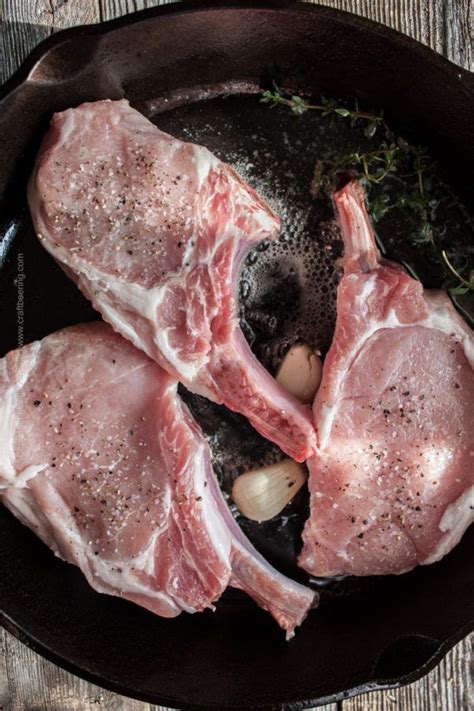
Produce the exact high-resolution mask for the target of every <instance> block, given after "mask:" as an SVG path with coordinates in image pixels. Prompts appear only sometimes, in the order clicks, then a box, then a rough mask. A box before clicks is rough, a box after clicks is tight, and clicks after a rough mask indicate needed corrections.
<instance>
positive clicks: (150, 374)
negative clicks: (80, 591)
mask: <svg viewBox="0 0 474 711" xmlns="http://www.w3.org/2000/svg"><path fill="white" fill-rule="evenodd" d="M176 390H177V382H176V380H175V379H174V378H172V377H171V376H170V375H168V374H167V373H166V372H165V371H163V370H162V369H161V368H160V367H159V366H158V365H157V364H156V363H154V362H153V361H151V360H150V359H149V358H148V357H147V356H146V355H145V354H143V353H142V352H141V351H138V350H136V349H135V348H134V347H133V346H132V345H131V344H130V343H129V342H128V341H125V340H124V339H123V338H122V337H121V336H119V335H118V334H116V333H114V331H112V329H111V328H110V326H108V325H107V324H105V323H102V322H100V323H99V322H98V323H91V324H85V325H81V326H74V327H72V328H66V329H64V330H63V331H59V332H58V333H54V334H52V335H50V336H48V337H47V338H45V339H43V340H42V341H37V342H35V343H32V344H30V345H28V346H25V347H24V348H21V349H19V350H16V351H12V352H11V353H9V354H8V355H7V356H6V357H5V358H3V359H2V360H0V403H1V404H0V422H1V428H2V454H1V461H0V493H1V498H2V500H3V502H4V504H5V505H6V506H7V507H8V508H9V509H10V510H11V511H12V512H13V513H14V514H15V516H17V517H18V518H19V519H20V520H21V521H22V522H23V523H24V524H26V525H27V526H29V527H30V528H31V529H32V530H33V531H35V533H37V534H38V536H40V538H42V540H43V541H44V542H45V543H47V545H48V546H50V548H52V549H53V551H54V552H55V553H56V555H58V556H60V557H61V558H64V559H65V560H67V561H69V562H70V563H75V564H76V565H78V566H79V567H80V569H81V570H82V572H83V573H84V575H85V576H86V578H87V580H88V581H89V583H90V584H91V585H92V587H94V588H95V589H96V590H98V591H99V592H104V593H109V594H112V595H119V596H121V597H124V598H127V599H128V600H132V601H133V602H136V603H138V604H139V605H142V606H143V607H146V608H148V609H149V610H151V611H152V612H155V613H156V614H158V615H163V616H164V617H174V616H175V615H178V614H179V613H180V612H181V611H183V610H184V611H186V612H196V611H199V610H203V609H205V608H207V607H212V603H213V602H214V601H215V600H217V599H218V598H219V597H220V595H221V594H222V592H223V591H224V590H225V588H226V587H227V585H233V586H236V587H239V588H242V589H243V590H245V591H246V592H248V593H249V595H251V596H252V597H253V598H254V599H255V600H256V601H257V602H258V603H259V604H260V605H261V606H262V607H264V608H265V609H267V610H269V611H270V612H271V614H272V615H273V616H274V617H275V619H276V620H277V621H278V622H279V624H280V625H281V626H282V627H283V628H284V629H286V630H287V632H288V635H289V636H291V634H292V632H293V630H294V628H295V626H296V625H298V624H300V622H301V621H302V620H303V618H304V617H305V615H306V613H307V611H308V609H309V607H310V606H311V605H312V604H313V602H314V598H315V596H314V593H313V592H311V591H310V590H309V589H307V588H305V587H303V586H301V585H298V584H297V583H294V582H292V581H290V580H289V579H288V578H285V577H284V576H283V575H281V574H280V573H278V572H277V571H276V570H274V569H273V568H271V567H270V566H269V565H268V564H267V563H266V562H265V561H264V559H263V558H262V557H261V556H260V555H259V554H258V553H257V551H255V550H254V548H253V547H252V546H251V545H250V543H249V542H248V541H247V539H246V538H245V537H244V535H243V534H242V532H241V531H240V529H239V528H238V526H237V524H236V523H235V521H234V519H233V517H232V515H231V514H230V512H229V510H228V508H227V505H226V504H225V502H224V500H223V498H222V495H221V493H220V490H219V487H218V486H217V484H216V481H215V478H214V476H213V472H212V466H211V459H210V452H209V447H208V445H207V443H206V441H205V439H204V437H203V435H202V434H201V432H200V430H199V428H198V427H197V425H196V423H195V422H194V420H193V419H192V417H191V415H190V414H189V412H188V410H187V408H186V407H185V405H184V404H183V403H182V401H181V400H180V398H179V397H178V395H177V392H176Z"/></svg>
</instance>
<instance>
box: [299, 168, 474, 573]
mask: <svg viewBox="0 0 474 711" xmlns="http://www.w3.org/2000/svg"><path fill="white" fill-rule="evenodd" d="M335 204H336V208H337V210H338V213H339V220H340V224H341V227H342V234H343V239H344V244H345V255H344V260H343V264H344V276H343V278H342V280H341V282H340V284H339V288H338V295H337V299H338V302H337V307H338V314H337V324H336V332H335V336H334V340H333V343H332V346H331V348H330V351H329V353H328V356H327V358H326V361H325V363H324V372H323V379H322V384H321V387H320V390H319V391H318V394H317V396H316V400H315V403H314V417H315V421H316V424H317V429H318V435H319V452H318V454H317V455H316V456H315V457H313V458H312V459H311V460H310V461H309V468H310V482H309V487H310V491H311V517H310V519H309V521H308V522H307V524H306V527H305V530H304V534H303V538H304V548H303V551H302V554H301V558H300V564H301V565H302V566H303V568H305V569H306V570H307V571H309V572H310V573H313V574H315V575H318V576H331V575H339V574H353V575H378V574H386V573H403V572H404V571H407V570H410V569H411V568H413V567H414V566H415V565H417V564H418V563H421V564H426V563H432V562H434V561H437V560H439V559H440V558H442V557H443V556H444V555H445V554H446V553H448V552H449V551H450V550H451V548H453V546H455V545H456V543H458V541H459V540H460V538H461V536H462V534H463V533H464V531H465V530H466V528H467V527H468V525H469V523H470V522H471V521H472V520H473V508H474V436H473V435H474V433H473V422H474V378H473V373H472V367H473V364H474V339H473V336H472V332H471V331H470V329H469V328H468V327H467V325H466V324H465V323H464V322H463V321H462V319H461V318H460V317H459V316H458V314H457V313H456V311H455V310H454V308H453V306H452V304H451V302H450V300H449V298H448V296H447V295H446V294H444V293H441V292H437V291H425V292H424V291H423V287H422V285H421V284H420V283H419V282H418V281H416V280H415V279H413V278H412V277H410V276H408V274H407V273H406V272H405V271H404V269H403V268H402V267H401V266H399V265H397V264H394V263H393V262H388V261H385V260H381V259H380V257H379V255H378V252H377V249H376V246H375V241H374V235H373V233H372V229H371V227H370V223H369V219H368V215H367V213H366V209H365V205H364V195H363V191H362V189H361V187H360V186H359V185H358V184H357V183H356V182H355V181H352V182H351V183H349V184H348V185H347V186H346V187H345V188H343V189H342V190H340V191H339V192H338V193H336V195H335Z"/></svg>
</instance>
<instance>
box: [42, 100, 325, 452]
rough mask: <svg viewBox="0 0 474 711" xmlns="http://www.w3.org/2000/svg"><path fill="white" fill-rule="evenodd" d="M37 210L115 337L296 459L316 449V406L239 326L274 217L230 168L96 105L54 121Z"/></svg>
mask: <svg viewBox="0 0 474 711" xmlns="http://www.w3.org/2000/svg"><path fill="white" fill-rule="evenodd" d="M29 203H30V209H31V214H32V217H33V220H34V222H35V226H36V230H37V233H38V236H39V237H40V239H41V241H42V243H43V245H44V246H45V247H46V249H47V250H48V251H49V252H51V254H52V255H53V256H54V257H55V258H56V259H57V260H58V261H59V262H60V263H61V264H62V266H63V267H64V269H65V270H66V272H67V273H68V274H69V275H70V276H71V277H72V278H73V279H74V280H75V281H76V283H77V284H78V285H79V287H80V288H81V289H82V291H83V292H84V294H85V295H86V296H87V297H88V298H89V299H90V300H91V301H92V303H93V305H94V306H95V308H96V309H97V310H98V311H100V312H101V314H102V315H103V317H104V319H105V320H106V321H108V322H109V323H110V324H111V325H112V326H113V328H114V329H115V330H116V331H118V332H119V333H121V334H122V335H123V336H125V337H126V338H128V339H129V340H131V341H132V343H134V344H135V346H137V348H140V349H141V350H143V351H145V352H146V353H147V354H148V355H149V356H150V357H151V358H153V359H154V360H156V361H157V362H158V363H159V364H160V365H161V366H162V367H163V368H164V369H165V370H166V371H167V372H169V373H170V374H171V375H173V376H174V377H175V378H177V379H178V380H180V381H181V382H182V383H184V384H185V385H186V387H187V388H189V389H190V390H192V391H194V392H197V393H200V394H202V395H206V396H207V397H209V398H210V399H211V400H214V401H216V402H219V403H224V404H225V405H227V407H229V408H230V409H232V410H235V411H237V412H240V413H242V414H243V415H245V416H246V417H247V418H248V419H249V421H250V422H251V423H252V425H253V426H254V427H255V428H256V429H257V430H258V431H259V432H260V433H261V434H262V435H264V436H265V437H267V438H268V439H271V440H272V441H274V442H276V443H277V444H278V445H279V446H280V447H281V449H283V450H284V451H285V452H286V453H287V454H289V455H290V456H292V457H293V458H294V459H296V460H298V461H303V460H304V459H305V458H307V457H308V456H309V455H310V454H311V453H312V451H314V448H315V446H316V435H315V432H314V427H313V425H312V420H311V411H310V409H309V408H308V406H306V405H303V404H301V403H300V402H299V401H298V400H297V399H296V398H295V397H294V396H292V395H290V394H289V393H288V392H287V391H285V390H284V389H283V388H282V387H281V386H280V385H278V384H277V383H276V381H275V380H274V379H273V378H272V377H271V376H270V374H269V373H268V372H267V371H266V370H265V369H264V368H263V366H261V365H260V363H259V362H258V361H257V360H256V358H255V357H254V355H253V354H252V352H251V350H250V348H249V346H248V344H247V342H246V341H245V338H244V336H243V334H242V332H241V330H240V327H239V318H238V304H237V298H236V291H237V283H238V275H239V268H240V265H241V263H242V260H243V259H244V257H245V255H246V253H247V252H248V251H249V250H250V249H251V248H252V247H254V246H255V245H256V244H258V243H259V242H261V241H263V240H265V239H274V238H275V237H276V236H277V233H278V229H279V220H278V218H277V217H276V216H275V215H274V214H273V213H272V212H271V211H270V210H269V208H268V207H267V206H266V205H265V204H264V203H263V202H262V201H261V200H260V199H259V198H258V197H257V195H256V194H255V193H254V192H253V190H251V189H250V188H249V187H248V186H247V185H245V183H244V182H243V181H242V180H241V179H240V178H239V176H238V175H237V174H236V173H235V172H234V171H233V170H232V168H230V167H229V166H228V165H226V164H225V163H223V162H222V161H220V160H218V159H217V158H216V157H215V156H213V155H212V153H210V152H209V151H208V150H207V149H206V148H203V147H201V146H196V145H193V144H191V143H183V142H182V141H179V140H177V139H175V138H173V137H172V136H169V135H168V134H166V133H163V132H162V131H160V130H159V129H158V128H156V127H155V126H154V125H153V124H152V123H150V121H148V120H147V119H146V118H145V117H144V116H142V115H141V114H140V113H138V112H137V111H135V110H134V109H132V108H131V107H130V106H129V105H128V102H127V101H115V102H114V101H98V102H96V103H91V104H82V105H81V106H79V107H78V108H76V109H69V110H68V111H64V112H63V113H60V114H56V115H55V116H54V118H53V120H52V124H51V127H50V130H49V132H48V133H47V135H46V137H45V140H44V143H43V146H42V149H41V151H40V155H39V158H38V161H37V167H36V170H35V173H34V175H33V177H32V180H31V182H30V189H29Z"/></svg>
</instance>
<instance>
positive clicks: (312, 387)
mask: <svg viewBox="0 0 474 711" xmlns="http://www.w3.org/2000/svg"><path fill="white" fill-rule="evenodd" d="M322 374H323V364H322V362H321V358H319V356H317V355H316V353H314V352H313V351H312V350H311V348H310V347H309V346H308V345H306V344H301V343H300V344H298V345H296V346H293V347H292V348H290V350H289V351H288V353H287V354H286V356H285V357H284V358H283V361H282V363H281V365H280V368H279V369H278V373H277V375H276V381H277V383H279V384H280V385H281V386H282V387H284V388H285V390H288V392H290V393H291V394H292V395H295V396H296V397H297V398H298V399H299V400H301V402H306V403H312V402H313V400H314V396H315V395H316V391H317V389H318V388H319V385H320V383H321V378H322Z"/></svg>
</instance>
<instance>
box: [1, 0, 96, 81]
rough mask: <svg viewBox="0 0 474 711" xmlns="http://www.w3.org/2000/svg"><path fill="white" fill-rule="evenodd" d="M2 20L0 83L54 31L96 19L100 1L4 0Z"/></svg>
mask: <svg viewBox="0 0 474 711" xmlns="http://www.w3.org/2000/svg"><path fill="white" fill-rule="evenodd" d="M0 7H1V5H0ZM2 20H3V23H2V27H1V32H0V56H1V57H2V61H1V63H0V83H3V82H4V81H6V79H7V78H8V77H9V76H10V75H11V74H13V72H14V71H15V69H17V68H18V67H19V65H20V64H21V63H22V61H23V60H24V59H25V57H26V56H27V55H28V53H29V52H31V50H32V49H33V47H36V45H37V44H39V42H41V41H42V40H44V39H45V38H46V37H49V35H51V34H52V33H53V32H54V31H55V30H58V29H64V28H66V27H73V26H74V25H86V24H89V23H91V22H99V20H100V9H99V0H85V2H83V1H82V0H73V1H72V2H71V1H69V2H68V0H4V2H3V12H2Z"/></svg>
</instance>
